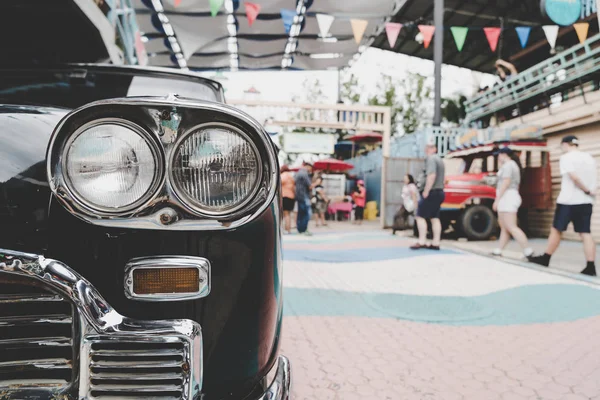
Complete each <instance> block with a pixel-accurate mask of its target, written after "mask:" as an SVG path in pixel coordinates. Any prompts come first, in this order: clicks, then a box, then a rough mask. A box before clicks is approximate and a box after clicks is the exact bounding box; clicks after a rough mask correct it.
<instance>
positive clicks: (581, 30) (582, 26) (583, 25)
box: [573, 22, 590, 43]
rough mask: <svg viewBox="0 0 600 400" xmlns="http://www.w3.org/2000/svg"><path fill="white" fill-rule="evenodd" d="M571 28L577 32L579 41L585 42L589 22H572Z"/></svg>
mask: <svg viewBox="0 0 600 400" xmlns="http://www.w3.org/2000/svg"><path fill="white" fill-rule="evenodd" d="M573 28H575V32H577V37H578V38H579V43H583V42H585V40H586V39H587V35H588V29H589V28H590V24H589V23H587V22H578V23H576V24H573Z"/></svg>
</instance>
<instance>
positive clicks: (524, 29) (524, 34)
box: [515, 26, 531, 48]
mask: <svg viewBox="0 0 600 400" xmlns="http://www.w3.org/2000/svg"><path fill="white" fill-rule="evenodd" d="M515 30H516V31H517V35H518V36H519V41H520V42H521V47H522V48H525V46H527V41H528V40H529V34H530V33H531V27H530V26H517V27H516V28H515Z"/></svg>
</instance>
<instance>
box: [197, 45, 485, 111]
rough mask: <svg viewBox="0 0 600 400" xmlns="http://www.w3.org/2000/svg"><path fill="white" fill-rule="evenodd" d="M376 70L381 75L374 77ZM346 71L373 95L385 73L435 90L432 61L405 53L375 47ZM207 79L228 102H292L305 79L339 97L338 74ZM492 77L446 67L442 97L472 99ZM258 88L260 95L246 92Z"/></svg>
mask: <svg viewBox="0 0 600 400" xmlns="http://www.w3.org/2000/svg"><path fill="white" fill-rule="evenodd" d="M373 71H377V72H378V73H376V74H374V73H373ZM345 72H349V73H353V74H354V75H355V76H356V77H357V78H358V80H359V85H360V86H362V87H363V90H365V93H366V94H367V95H368V94H372V93H374V90H375V88H376V86H377V82H378V80H379V79H380V77H381V75H382V74H386V75H390V76H392V77H393V78H397V79H402V78H403V77H406V76H407V73H408V72H414V73H417V72H418V73H421V74H422V75H425V76H426V77H428V78H429V80H430V83H431V86H432V87H433V62H431V61H429V60H423V59H420V58H416V57H410V56H407V55H404V54H398V53H393V52H390V51H385V50H381V49H376V48H368V49H367V50H366V51H365V52H363V53H362V55H361V57H360V58H359V60H358V61H357V62H356V63H354V65H353V66H352V67H348V69H347V70H346V71H345ZM205 75H206V76H207V77H211V78H213V79H214V78H215V77H218V78H222V77H224V78H225V79H218V80H219V81H220V82H221V83H222V84H223V85H224V87H225V90H226V92H225V95H226V98H227V99H255V100H267V101H292V99H293V98H294V97H296V96H297V95H299V94H300V95H301V93H302V91H303V83H304V81H305V80H306V79H311V80H312V79H319V82H320V83H321V87H322V91H323V94H324V98H325V103H335V102H336V101H337V98H338V81H339V78H338V72H337V71H239V72H223V74H222V75H221V77H219V76H216V75H215V74H214V73H206V74H205ZM493 79H494V78H493V76H491V75H488V74H481V73H478V72H472V71H470V70H467V69H464V68H458V67H454V66H449V65H444V67H443V68H442V96H443V97H448V96H453V95H456V94H459V93H461V94H464V95H466V96H467V97H469V96H471V95H472V94H473V93H474V91H476V90H477V88H479V86H480V85H483V86H486V85H489V84H490V83H493V82H494V80H493ZM252 87H253V88H255V89H256V90H258V92H260V93H259V94H249V93H245V92H246V91H248V90H249V89H250V88H252Z"/></svg>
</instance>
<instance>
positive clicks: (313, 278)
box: [283, 254, 598, 296]
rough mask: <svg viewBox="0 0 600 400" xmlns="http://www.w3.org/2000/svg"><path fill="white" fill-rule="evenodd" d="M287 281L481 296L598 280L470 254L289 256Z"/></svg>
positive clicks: (341, 287)
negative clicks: (350, 258) (340, 260)
mask: <svg viewBox="0 0 600 400" xmlns="http://www.w3.org/2000/svg"><path fill="white" fill-rule="evenodd" d="M284 267H285V268H284V281H283V283H284V286H286V287H295V288H313V289H331V290H345V291H354V292H365V293H366V292H372V293H399V294H411V295H429V296H479V295H484V294H489V293H493V292H497V291H500V290H506V289H510V288H516V287H519V286H524V285H540V284H570V285H574V284H575V285H586V286H589V287H592V288H596V289H598V287H597V286H595V285H590V284H588V283H585V282H580V281H575V280H573V279H569V278H565V277H561V276H556V275H551V274H545V273H543V272H539V271H536V270H531V269H526V268H522V267H519V266H516V265H512V264H507V263H504V262H502V261H499V260H493V259H488V258H485V257H481V256H476V255H470V254H457V255H448V254H443V255H442V254H440V255H422V256H421V255H420V256H418V257H411V258H406V259H398V260H389V261H376V262H367V263H351V264H329V263H314V262H304V261H285V266H284Z"/></svg>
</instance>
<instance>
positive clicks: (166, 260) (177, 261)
mask: <svg viewBox="0 0 600 400" xmlns="http://www.w3.org/2000/svg"><path fill="white" fill-rule="evenodd" d="M156 268H165V269H166V268H197V269H198V273H199V274H198V276H199V278H200V281H199V282H198V290H197V291H196V292H191V293H160V294H137V293H135V292H134V290H133V272H134V271H136V270H138V269H156ZM210 270H211V266H210V261H208V260H207V259H206V258H202V257H192V256H153V257H141V258H134V259H132V260H130V261H129V262H128V263H127V265H125V277H124V287H125V296H126V297H127V298H128V299H132V300H139V301H181V300H193V299H200V298H202V297H206V296H208V294H209V293H210V285H211V283H210V282H211V273H210Z"/></svg>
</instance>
